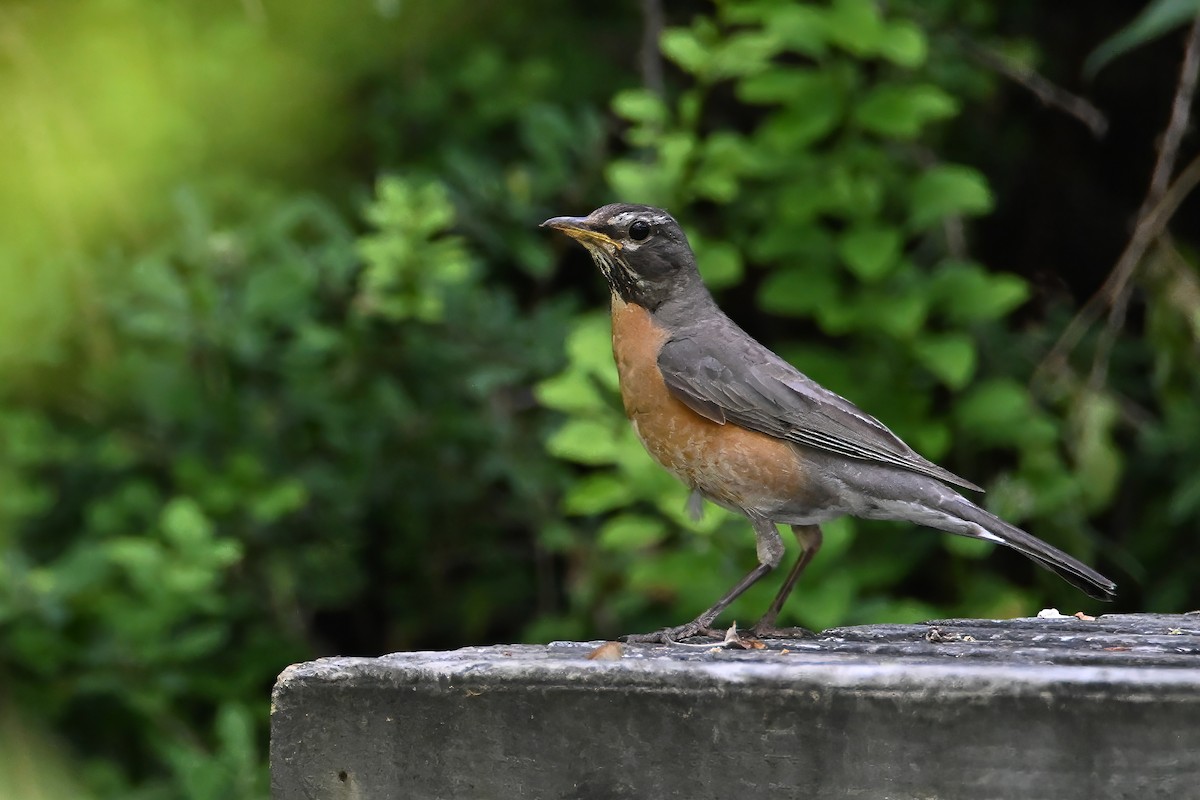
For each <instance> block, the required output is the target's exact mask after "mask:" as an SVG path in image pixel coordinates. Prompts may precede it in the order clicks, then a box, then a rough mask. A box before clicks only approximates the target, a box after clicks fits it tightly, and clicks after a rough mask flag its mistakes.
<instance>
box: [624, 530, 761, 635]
mask: <svg viewBox="0 0 1200 800" xmlns="http://www.w3.org/2000/svg"><path fill="white" fill-rule="evenodd" d="M750 524H751V525H753V526H754V538H755V539H756V540H757V543H758V566H756V567H755V568H754V569H752V570H750V572H749V573H747V574H746V577H744V578H742V579H741V580H740V581H738V582H737V583H736V584H735V585H734V587H733V588H732V589H730V590H729V591H728V592H726V593H725V594H724V596H723V597H721V599H720V600H718V601H717V602H716V603H714V604H713V607H712V608H710V609H708V610H707V611H705V612H704V613H703V614H701V615H700V616H698V617H696V618H695V619H694V620H692V621H691V622H689V623H687V624H686V625H678V626H676V627H674V628H663V629H662V630H661V631H655V632H654V633H641V634H631V635H629V636H622V637H621V638H622V639H623V640H625V641H626V642H647V643H661V644H667V643H670V642H674V641H677V640H679V639H687V638H689V637H692V636H697V635H704V636H721V635H723V634H722V633H720V632H714V631H713V630H712V624H713V623H714V622H715V621H716V619H717V617H719V616H720V615H721V612H722V611H724V610H725V609H726V608H728V607H729V604H730V603H732V602H733V601H734V600H737V599H738V598H739V597H741V596H742V593H743V592H745V591H746V590H747V589H749V588H750V587H751V586H753V585H754V584H755V583H757V582H758V581H759V579H761V578H762V576H764V575H766V574H767V573H768V572H770V571H771V570H773V569H775V567H777V566H779V562H780V561H782V560H783V554H784V548H783V539H781V538H780V536H779V531H778V530H776V528H775V523H773V522H771V521H770V520H766V519H758V518H755V517H751V518H750ZM781 603H782V601H781Z"/></svg>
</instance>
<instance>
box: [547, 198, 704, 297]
mask: <svg viewBox="0 0 1200 800" xmlns="http://www.w3.org/2000/svg"><path fill="white" fill-rule="evenodd" d="M542 227H544V228H554V229H555V230H559V231H562V232H563V233H565V234H567V235H568V236H570V237H571V238H572V239H575V240H576V241H577V242H579V243H580V244H582V245H583V246H584V247H586V248H587V250H588V252H589V253H591V256H592V260H593V261H595V262H596V266H597V267H599V268H600V272H601V273H603V275H604V277H605V279H606V280H607V281H608V285H609V287H610V288H611V289H612V291H613V292H614V293H615V294H617V295H619V296H620V297H621V299H622V300H624V301H625V302H627V303H637V304H638V305H640V306H644V307H645V308H647V309H649V310H651V311H653V310H655V309H656V308H658V306H660V305H662V303H664V302H665V301H667V300H669V299H674V298H679V297H680V296H681V295H686V294H688V293H690V292H693V291H695V289H694V288H693V287H699V291H700V292H701V293H704V294H705V295H707V292H706V291H705V290H704V287H703V284H702V283H701V282H700V274H699V273H698V272H697V270H696V257H695V255H693V253H692V248H691V245H689V244H688V240H687V236H685V235H684V233H683V229H682V228H680V227H679V223H678V222H676V221H675V219H674V218H673V217H672V216H671V215H670V214H668V213H667V212H666V211H663V210H662V209H661V208H654V207H652V206H639V205H629V204H627V203H614V204H612V205H607V206H602V207H600V208H598V209H596V210H595V211H593V212H592V213H591V214H588V215H587V216H586V217H553V218H551V219H548V220H546V221H545V222H543V223H542Z"/></svg>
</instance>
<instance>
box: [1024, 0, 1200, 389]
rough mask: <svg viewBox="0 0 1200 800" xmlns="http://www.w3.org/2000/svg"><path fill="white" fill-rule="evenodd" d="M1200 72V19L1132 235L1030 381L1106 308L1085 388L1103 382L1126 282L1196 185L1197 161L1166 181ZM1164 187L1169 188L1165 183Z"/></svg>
mask: <svg viewBox="0 0 1200 800" xmlns="http://www.w3.org/2000/svg"><path fill="white" fill-rule="evenodd" d="M1198 72H1200V16H1197V18H1196V20H1195V21H1194V22H1193V24H1192V28H1191V31H1190V33H1189V35H1188V42H1187V48H1186V50H1185V52H1184V58H1183V64H1182V66H1181V67H1180V74H1179V82H1178V84H1177V86H1176V90H1175V100H1174V102H1173V103H1172V105H1171V116H1170V119H1169V120H1168V122H1167V127H1166V129H1165V130H1164V132H1163V136H1162V139H1161V141H1160V144H1159V151H1158V158H1157V160H1156V162H1155V165H1154V170H1153V172H1152V173H1151V178H1150V185H1149V186H1148V187H1147V189H1146V196H1145V198H1144V199H1143V201H1142V205H1141V208H1140V209H1139V211H1138V216H1137V222H1136V223H1135V225H1134V229H1133V234H1132V235H1131V236H1130V238H1129V242H1128V243H1127V244H1126V245H1125V249H1124V250H1123V251H1122V252H1121V255H1120V257H1119V258H1118V259H1117V263H1116V265H1114V266H1113V269H1112V271H1111V272H1110V273H1109V275H1108V277H1107V278H1106V279H1105V281H1104V284H1103V285H1102V286H1101V287H1100V289H1099V290H1098V291H1097V292H1096V293H1095V294H1094V295H1092V297H1091V298H1090V299H1089V300H1088V301H1087V303H1085V304H1084V306H1083V308H1082V309H1080V311H1079V313H1078V314H1076V315H1075V317H1074V319H1072V320H1071V322H1070V324H1068V325H1067V328H1066V330H1064V331H1063V333H1062V335H1061V336H1060V337H1059V338H1058V341H1057V342H1055V343H1054V346H1053V347H1051V348H1050V352H1049V353H1047V354H1046V357H1045V358H1043V359H1042V362H1041V364H1039V365H1038V367H1037V369H1036V370H1035V371H1034V381H1035V382H1037V381H1039V380H1040V379H1041V378H1043V377H1044V376H1045V374H1046V372H1047V371H1048V370H1050V369H1051V368H1054V369H1055V370H1057V369H1058V368H1060V367H1063V366H1065V364H1066V359H1067V356H1068V355H1069V354H1070V353H1071V351H1072V350H1074V349H1075V347H1076V346H1078V344H1079V342H1080V340H1081V339H1082V338H1083V335H1084V334H1085V333H1086V332H1087V331H1088V329H1090V328H1091V326H1092V325H1093V324H1095V322H1096V321H1097V320H1098V319H1099V318H1100V316H1101V315H1102V313H1103V311H1104V309H1105V308H1108V309H1109V314H1108V321H1107V324H1106V325H1105V330H1104V332H1103V334H1102V335H1101V338H1100V341H1099V342H1098V346H1097V351H1096V357H1095V359H1094V360H1093V363H1092V373H1091V378H1090V380H1089V384H1090V386H1091V387H1092V388H1093V389H1098V388H1099V387H1100V386H1101V385H1103V383H1104V381H1105V380H1106V378H1107V369H1108V359H1109V356H1110V354H1111V352H1112V345H1113V343H1114V341H1115V339H1116V337H1117V335H1118V334H1119V333H1120V330H1121V328H1122V327H1123V326H1124V324H1125V314H1126V312H1127V310H1128V306H1129V284H1130V282H1131V280H1132V279H1133V276H1134V274H1135V273H1136V271H1137V268H1138V265H1139V264H1141V263H1142V259H1143V258H1144V257H1145V255H1146V252H1147V250H1148V249H1149V248H1150V246H1151V244H1153V243H1154V241H1155V240H1156V239H1157V238H1158V236H1159V235H1160V234H1161V233H1162V232H1163V230H1164V229H1165V228H1166V225H1167V222H1169V221H1170V219H1171V217H1172V216H1173V215H1174V213H1175V211H1176V210H1178V208H1179V204H1180V203H1182V202H1183V199H1184V198H1185V197H1187V195H1188V194H1189V193H1190V192H1191V191H1192V189H1194V188H1195V187H1196V185H1197V183H1200V157H1198V158H1196V159H1194V160H1193V161H1192V162H1191V163H1190V164H1189V165H1188V166H1187V167H1186V168H1185V169H1184V170H1183V172H1182V173H1180V174H1179V176H1178V177H1177V178H1176V179H1175V181H1174V183H1170V177H1171V173H1172V172H1173V171H1174V167H1175V160H1176V158H1177V156H1178V154H1179V145H1180V142H1181V141H1182V139H1183V134H1184V132H1185V131H1186V130H1187V124H1188V119H1189V117H1190V108H1191V104H1192V98H1193V96H1194V94H1195V91H1196V80H1197V73H1198ZM1168 184H1169V185H1168Z"/></svg>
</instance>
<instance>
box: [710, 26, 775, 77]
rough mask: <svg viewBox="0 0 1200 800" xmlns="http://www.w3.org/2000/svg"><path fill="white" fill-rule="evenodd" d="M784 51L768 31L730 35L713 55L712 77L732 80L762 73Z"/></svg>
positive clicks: (749, 31)
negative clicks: (741, 76)
mask: <svg viewBox="0 0 1200 800" xmlns="http://www.w3.org/2000/svg"><path fill="white" fill-rule="evenodd" d="M781 49H782V45H781V43H780V42H779V40H778V39H776V38H775V37H774V36H773V35H771V34H770V33H768V32H766V31H755V30H746V31H740V32H737V33H734V34H732V35H730V36H729V37H728V38H727V39H725V41H724V42H722V43H721V45H720V46H719V47H718V48H716V51H715V53H714V54H713V58H712V63H711V69H710V75H711V76H712V77H713V78H731V77H735V76H738V75H753V74H755V73H758V72H762V71H763V70H764V69H766V68H767V66H768V65H769V64H770V63H771V59H772V58H774V57H775V55H776V54H778V53H779V51H780V50H781Z"/></svg>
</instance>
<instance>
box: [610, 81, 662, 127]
mask: <svg viewBox="0 0 1200 800" xmlns="http://www.w3.org/2000/svg"><path fill="white" fill-rule="evenodd" d="M612 107H613V111H615V112H616V114H617V116H619V117H621V118H623V119H627V120H629V121H630V122H639V123H642V124H646V125H662V124H663V123H664V122H666V120H667V108H666V106H665V105H663V102H662V99H661V98H660V97H659V96H658V95H656V94H655V93H654V92H652V91H650V90H649V89H625V90H624V91H621V92H618V93H617V95H616V96H615V97H613V100H612Z"/></svg>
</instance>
